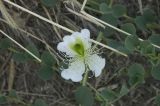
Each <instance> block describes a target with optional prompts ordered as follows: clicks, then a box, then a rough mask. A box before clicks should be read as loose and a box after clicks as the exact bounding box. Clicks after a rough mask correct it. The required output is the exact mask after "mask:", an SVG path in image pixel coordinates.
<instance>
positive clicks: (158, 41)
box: [149, 34, 160, 46]
mask: <svg viewBox="0 0 160 106" xmlns="http://www.w3.org/2000/svg"><path fill="white" fill-rule="evenodd" d="M149 40H150V41H151V42H152V43H153V44H155V45H158V46H160V35H158V34H154V35H152V36H150V37H149Z"/></svg>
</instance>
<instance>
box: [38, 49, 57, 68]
mask: <svg viewBox="0 0 160 106" xmlns="http://www.w3.org/2000/svg"><path fill="white" fill-rule="evenodd" d="M41 60H42V62H43V63H44V64H46V65H49V66H53V65H54V64H56V60H55V58H54V57H53V56H52V55H51V54H50V53H49V52H47V51H44V52H43V53H42V55H41Z"/></svg>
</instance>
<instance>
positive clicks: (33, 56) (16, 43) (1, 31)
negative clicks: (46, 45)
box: [0, 30, 41, 62]
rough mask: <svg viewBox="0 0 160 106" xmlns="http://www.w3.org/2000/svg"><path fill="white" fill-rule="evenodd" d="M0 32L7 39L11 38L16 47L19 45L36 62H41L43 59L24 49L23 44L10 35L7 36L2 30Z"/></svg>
mask: <svg viewBox="0 0 160 106" xmlns="http://www.w3.org/2000/svg"><path fill="white" fill-rule="evenodd" d="M0 32H1V33H2V34H3V35H4V36H6V37H7V38H9V39H10V40H11V41H12V42H14V43H15V44H16V45H18V46H19V47H20V48H21V49H23V50H24V51H26V52H27V53H28V54H30V55H31V56H32V57H34V58H35V59H36V60H38V61H39V62H41V59H40V58H38V57H37V56H36V55H34V54H33V53H32V52H30V51H29V50H27V49H26V48H25V47H23V46H22V45H21V44H19V43H18V42H17V41H16V40H14V39H13V38H11V37H10V36H9V35H7V34H6V33H5V32H3V31H2V30H0Z"/></svg>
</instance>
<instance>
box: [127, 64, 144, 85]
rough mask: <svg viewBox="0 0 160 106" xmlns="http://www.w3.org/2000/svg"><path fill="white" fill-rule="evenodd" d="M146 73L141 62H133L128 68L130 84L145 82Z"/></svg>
mask: <svg viewBox="0 0 160 106" xmlns="http://www.w3.org/2000/svg"><path fill="white" fill-rule="evenodd" d="M144 75H145V70H144V68H143V66H142V65H141V64H137V63H135V64H132V65H131V66H130V67H129V69H128V76H129V84H130V85H134V84H136V83H142V82H144Z"/></svg>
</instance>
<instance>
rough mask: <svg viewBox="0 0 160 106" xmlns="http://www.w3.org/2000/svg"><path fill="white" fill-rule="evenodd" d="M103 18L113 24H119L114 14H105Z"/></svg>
mask: <svg viewBox="0 0 160 106" xmlns="http://www.w3.org/2000/svg"><path fill="white" fill-rule="evenodd" d="M101 19H102V20H103V21H105V22H107V23H109V24H111V25H113V26H117V24H118V19H117V18H116V17H115V16H113V14H104V15H102V17H101Z"/></svg>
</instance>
